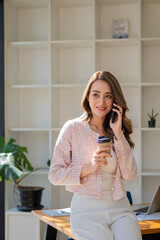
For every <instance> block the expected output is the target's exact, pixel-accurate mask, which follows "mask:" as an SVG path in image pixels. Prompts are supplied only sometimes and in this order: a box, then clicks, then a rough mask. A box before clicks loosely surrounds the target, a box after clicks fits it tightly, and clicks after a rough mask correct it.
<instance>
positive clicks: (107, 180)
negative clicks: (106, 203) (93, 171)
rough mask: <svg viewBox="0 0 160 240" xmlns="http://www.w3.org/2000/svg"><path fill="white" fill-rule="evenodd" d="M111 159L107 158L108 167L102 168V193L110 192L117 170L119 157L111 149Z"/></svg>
mask: <svg viewBox="0 0 160 240" xmlns="http://www.w3.org/2000/svg"><path fill="white" fill-rule="evenodd" d="M111 155H112V157H111V158H107V161H108V163H107V165H106V166H102V193H106V192H108V191H109V192H110V191H111V188H112V181H113V178H114V176H115V170H116V167H117V157H116V154H115V152H114V150H113V147H112V148H111Z"/></svg>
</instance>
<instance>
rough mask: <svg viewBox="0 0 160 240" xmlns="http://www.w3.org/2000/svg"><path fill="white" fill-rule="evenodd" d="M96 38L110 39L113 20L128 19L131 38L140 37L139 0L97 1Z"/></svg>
mask: <svg viewBox="0 0 160 240" xmlns="http://www.w3.org/2000/svg"><path fill="white" fill-rule="evenodd" d="M95 17H96V39H110V38H112V35H113V21H114V20H120V19H122V20H123V19H126V20H128V36H129V38H138V37H139V18H140V17H139V4H138V1H102V0H97V1H96V16H95Z"/></svg>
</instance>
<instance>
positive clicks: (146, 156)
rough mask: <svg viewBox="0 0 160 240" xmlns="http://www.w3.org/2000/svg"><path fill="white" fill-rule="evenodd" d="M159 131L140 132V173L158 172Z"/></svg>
mask: <svg viewBox="0 0 160 240" xmlns="http://www.w3.org/2000/svg"><path fill="white" fill-rule="evenodd" d="M159 142H160V131H157V132H156V131H153V132H151V131H144V132H142V173H143V172H147V171H148V172H153V171H159V172H160V164H159V157H157V154H158V152H159Z"/></svg>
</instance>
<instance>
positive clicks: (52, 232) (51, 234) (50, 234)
mask: <svg viewBox="0 0 160 240" xmlns="http://www.w3.org/2000/svg"><path fill="white" fill-rule="evenodd" d="M56 239H57V229H56V228H53V227H51V226H50V225H47V231H46V238H45V240H56Z"/></svg>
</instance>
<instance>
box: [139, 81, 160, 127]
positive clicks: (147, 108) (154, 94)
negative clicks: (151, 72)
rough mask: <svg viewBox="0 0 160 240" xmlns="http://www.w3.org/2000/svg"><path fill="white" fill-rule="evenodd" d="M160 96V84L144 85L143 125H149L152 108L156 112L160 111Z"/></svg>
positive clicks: (159, 120) (158, 119)
mask: <svg viewBox="0 0 160 240" xmlns="http://www.w3.org/2000/svg"><path fill="white" fill-rule="evenodd" d="M159 96H160V86H153V87H148V86H147V87H145V86H143V87H142V110H141V117H142V127H143V128H147V127H148V120H149V117H148V113H149V114H151V112H152V109H154V112H155V113H157V112H159V101H157V99H159ZM159 127H160V117H159V115H158V116H157V120H156V128H159Z"/></svg>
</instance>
